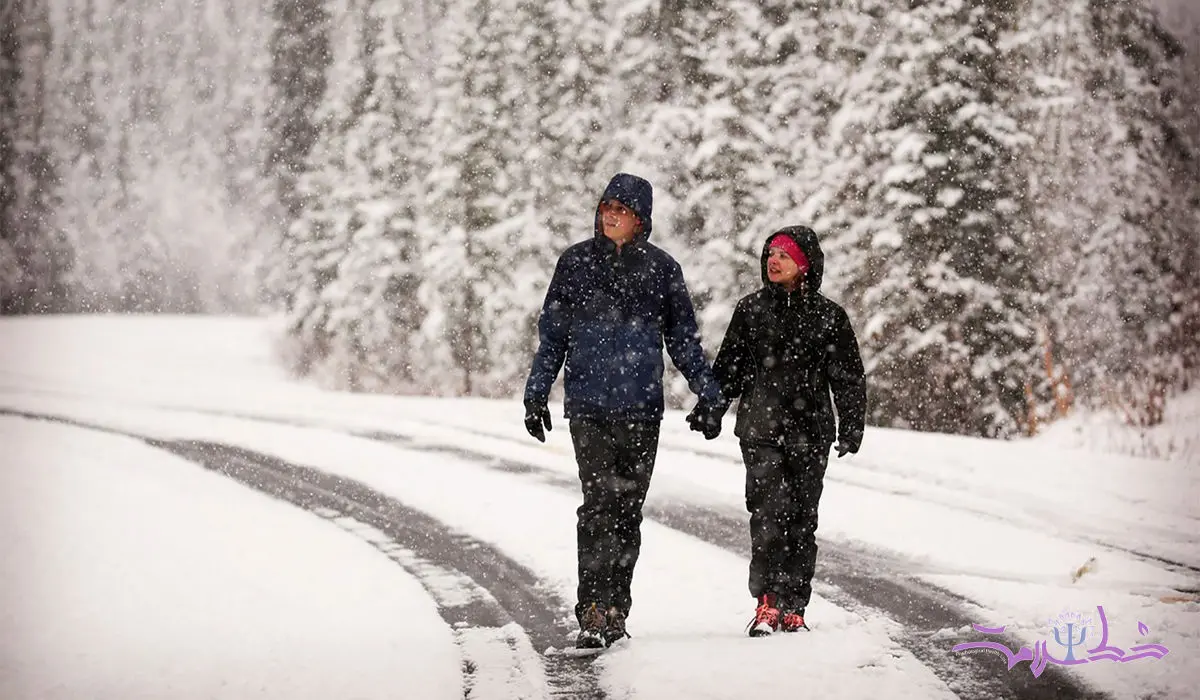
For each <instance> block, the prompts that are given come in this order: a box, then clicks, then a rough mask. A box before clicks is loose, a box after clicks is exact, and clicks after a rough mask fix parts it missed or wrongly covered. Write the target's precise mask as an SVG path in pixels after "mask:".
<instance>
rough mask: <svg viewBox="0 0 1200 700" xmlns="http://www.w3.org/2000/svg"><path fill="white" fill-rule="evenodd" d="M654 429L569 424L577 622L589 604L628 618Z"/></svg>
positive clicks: (652, 425) (640, 424)
mask: <svg viewBox="0 0 1200 700" xmlns="http://www.w3.org/2000/svg"><path fill="white" fill-rule="evenodd" d="M659 427H660V425H659V423H658V422H607V421H585V420H574V421H572V422H571V440H572V442H573V443H574V445H575V460H576V462H578V464H579V481H580V482H581V484H582V486H583V505H582V506H580V507H579V509H578V511H576V512H577V514H578V525H577V535H578V547H579V590H578V604H577V605H576V606H575V615H576V617H577V618H578V617H579V616H580V615H582V614H583V611H584V609H586V607H587V606H588V604H590V603H601V604H603V605H605V606H607V607H616V608H620V609H621V610H622V611H623V612H624V613H625V614H626V615H628V614H629V609H630V607H631V606H632V604H633V599H632V596H631V595H630V592H629V588H630V584H631V583H632V581H633V567H634V565H635V564H637V560H638V552H639V551H640V550H641V546H642V531H641V526H642V504H643V503H645V501H646V492H647V490H649V488H650V476H651V474H653V472H654V458H655V455H656V454H657V452H658V431H659Z"/></svg>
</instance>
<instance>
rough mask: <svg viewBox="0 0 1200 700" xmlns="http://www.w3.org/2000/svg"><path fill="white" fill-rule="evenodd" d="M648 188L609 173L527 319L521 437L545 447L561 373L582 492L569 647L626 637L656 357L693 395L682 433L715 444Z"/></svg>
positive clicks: (708, 372)
mask: <svg viewBox="0 0 1200 700" xmlns="http://www.w3.org/2000/svg"><path fill="white" fill-rule="evenodd" d="M652 208H653V188H652V187H651V185H650V183H649V182H647V181H646V180H644V179H642V178H640V177H637V176H635V175H630V174H628V173H618V174H617V175H616V176H614V177H613V178H612V180H611V181H610V182H609V183H608V186H607V187H606V188H605V190H604V194H603V195H602V196H601V198H600V202H599V205H598V206H597V209H596V216H595V224H594V228H595V230H594V234H593V236H592V237H591V238H590V239H588V240H585V241H582V242H580V243H576V244H575V245H572V246H571V247H569V248H568V249H567V250H566V251H565V252H564V253H563V254H562V257H561V258H559V260H558V264H557V266H556V267H555V270H554V277H553V279H551V280H550V287H549V289H548V290H547V291H546V299H545V302H544V304H543V306H542V312H541V316H540V318H539V319H538V336H539V346H538V350H537V354H536V355H535V356H534V358H533V365H532V367H531V368H530V372H529V379H528V382H527V383H526V386H525V427H526V429H527V430H528V431H529V433H530V434H531V435H532V436H533V437H535V438H537V439H538V440H541V441H543V442H544V441H545V439H546V437H545V432H544V431H543V428H544V429H545V430H550V428H551V420H550V411H549V409H548V408H547V406H546V401H547V397H548V396H549V394H550V387H551V385H553V384H554V382H555V380H556V378H557V377H558V373H559V370H560V369H562V368H563V365H564V363H565V365H566V371H565V377H564V382H563V384H564V389H565V399H564V408H565V417H566V419H567V421H568V422H569V424H570V432H571V441H572V443H573V445H574V449H575V459H576V462H577V463H578V465H579V479H580V481H581V482H582V486H583V505H582V506H581V507H580V508H579V510H578V512H577V514H578V525H577V538H578V541H577V545H578V564H579V588H578V591H577V593H578V600H577V604H576V606H575V614H576V618H577V619H578V621H579V625H580V634H579V637H578V639H577V641H576V645H577V646H579V647H600V646H607V645H610V644H612V643H613V642H615V641H617V640H618V639H621V638H622V637H625V636H626V630H625V620H626V617H627V616H628V614H629V610H630V607H631V605H632V598H631V596H630V590H629V589H630V583H631V582H632V580H633V569H634V565H635V564H636V562H637V559H638V552H639V550H640V548H641V523H642V505H643V503H644V502H645V499H646V492H647V490H648V489H649V486H650V476H651V473H652V472H653V470H654V461H655V457H656V454H657V451H658V436H659V427H660V424H661V421H662V417H663V370H664V361H663V347H664V345H665V347H666V349H667V353H668V354H669V355H670V356H671V360H672V362H674V364H675V366H676V367H677V368H678V369H679V371H680V372H682V373H683V375H684V377H685V378H686V379H687V381H688V386H689V387H690V388H691V390H692V392H693V393H695V394H696V395H697V396H698V397H699V401H698V403H697V405H696V409H695V410H694V411H693V412H692V414H691V415H690V416H689V418H688V422H689V423H690V424H691V426H692V429H693V430H696V431H699V432H702V433H704V435H705V437H706V438H708V439H710V440H711V439H713V438H715V437H717V435H718V434H719V433H720V429H721V422H720V421H721V415H722V414H723V413H724V411H723V408H724V407H725V402H724V400H723V399H722V398H721V394H720V389H719V385H718V383H717V381H716V379H715V377H714V375H713V373H712V368H711V366H710V365H709V363H708V360H707V358H705V356H704V351H703V349H702V348H701V345H700V341H699V331H698V329H697V327H696V317H695V312H694V310H693V307H692V301H691V298H690V296H689V294H688V290H687V285H686V284H685V283H684V279H683V272H682V270H681V269H680V267H679V263H677V262H676V261H675V260H674V258H672V257H671V256H670V255H669V254H668V253H666V252H665V251H663V250H662V249H661V248H658V247H657V246H654V245H653V244H651V243H650V241H649V239H650V233H651V230H652V225H653V221H652V218H651V214H652Z"/></svg>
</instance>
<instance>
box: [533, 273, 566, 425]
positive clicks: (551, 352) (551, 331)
mask: <svg viewBox="0 0 1200 700" xmlns="http://www.w3.org/2000/svg"><path fill="white" fill-rule="evenodd" d="M568 267H569V264H568V263H567V262H565V257H563V258H559V259H558V264H557V265H556V266H555V268H554V276H553V277H552V278H551V279H550V287H549V288H548V289H547V290H546V299H545V301H544V302H542V312H541V315H540V316H539V317H538V349H537V352H536V353H535V354H534V356H533V365H532V366H531V367H530V368H529V379H528V380H527V381H526V382H525V401H526V403H528V402H535V403H543V402H545V401H546V400H547V398H548V397H549V396H550V387H551V386H553V385H554V380H555V379H557V378H558V372H559V370H561V369H562V366H563V362H565V361H566V358H567V344H568V342H569V340H570V333H571V308H570V302H569V301H568V299H567V295H566V290H567V284H568V281H567V278H568V277H569V273H568Z"/></svg>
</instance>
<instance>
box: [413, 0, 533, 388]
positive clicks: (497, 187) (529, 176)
mask: <svg viewBox="0 0 1200 700" xmlns="http://www.w3.org/2000/svg"><path fill="white" fill-rule="evenodd" d="M531 7H532V6H524V4H523V3H518V2H515V1H512V0H462V1H461V2H457V3H454V4H452V5H451V6H450V7H449V9H448V10H447V15H446V17H445V19H444V21H443V22H442V24H441V29H442V31H443V32H445V33H444V34H443V35H442V38H441V39H440V46H441V49H442V50H441V53H440V55H439V57H438V59H439V60H438V64H437V68H436V73H435V85H436V87H435V90H436V92H435V95H434V97H435V106H434V112H433V120H432V124H431V128H430V130H429V134H430V136H431V139H432V140H431V146H430V151H431V152H432V153H433V157H432V163H431V169H430V172H429V176H428V178H427V185H426V196H427V199H426V206H427V208H428V210H429V213H430V215H431V216H432V217H434V220H435V222H436V223H435V225H434V227H433V229H432V230H431V231H429V232H428V234H429V235H430V238H429V239H428V244H427V245H426V246H425V250H426V251H427V262H428V264H427V267H426V270H427V274H426V279H425V284H424V285H423V295H425V296H426V298H429V299H436V300H437V301H436V302H435V304H436V306H437V307H438V309H439V311H440V313H439V314H437V315H435V316H431V318H430V321H431V322H430V323H428V324H427V325H426V328H425V329H424V334H425V337H426V338H433V339H440V342H441V343H442V345H443V346H444V347H445V348H446V350H448V352H445V351H443V352H439V353H438V355H437V356H436V357H434V358H430V360H431V361H432V362H434V364H435V365H436V366H438V367H439V368H442V367H445V368H446V371H444V372H439V375H440V376H443V377H445V378H446V380H447V383H446V385H445V386H444V387H443V388H442V390H443V391H450V392H455V393H466V394H472V395H494V394H497V393H499V394H506V395H507V394H511V393H512V391H513V390H514V389H515V387H516V386H517V384H519V383H520V382H521V381H523V379H524V374H525V373H526V372H527V371H528V364H527V363H528V351H529V350H530V348H531V347H532V346H531V344H530V343H531V342H532V341H531V340H530V338H529V337H528V334H529V333H530V329H531V328H532V326H531V324H530V319H531V318H532V316H533V314H534V313H535V309H536V308H537V307H538V303H537V302H536V300H535V299H533V298H531V296H532V297H536V294H531V292H533V290H534V287H533V286H531V285H532V284H533V279H534V278H533V276H534V275H538V274H540V273H541V271H542V270H544V269H545V267H546V265H547V262H546V260H547V256H548V255H549V254H552V251H551V250H550V248H551V237H550V233H549V231H548V229H547V228H546V226H545V225H544V224H542V223H541V221H542V217H541V215H540V214H539V213H538V212H537V210H536V207H535V203H536V201H537V191H536V189H537V182H538V181H539V177H540V175H539V174H538V173H537V172H536V171H535V168H533V167H531V163H527V161H526V158H527V156H528V155H530V151H531V150H534V153H533V155H535V156H538V153H537V151H536V150H535V149H537V148H538V147H539V145H540V144H537V143H535V142H534V140H533V139H534V136H533V135H534V134H536V133H537V132H538V129H537V125H538V124H539V123H540V121H541V117H542V115H543V114H544V110H545V106H544V105H541V104H534V103H533V102H532V100H531V99H530V97H531V94H533V95H536V94H537V93H536V87H534V86H533V85H531V81H530V80H529V79H528V78H527V77H525V75H524V73H525V72H527V71H528V70H529V69H528V67H527V58H528V57H527V56H525V55H524V54H523V53H522V51H523V50H526V49H524V48H523V46H522V45H521V44H520V42H521V41H522V40H525V39H529V38H530V37H529V36H528V34H527V32H528V31H529V30H530V29H531V28H532V27H531V26H530V25H535V26H538V27H541V28H543V29H544V28H546V27H547V25H548V21H547V20H546V18H545V17H544V16H541V17H539V15H540V13H533V12H531V11H530V10H531ZM533 48H534V49H535V50H536V51H537V52H540V53H545V52H549V51H551V48H550V47H549V46H546V45H544V44H542V43H541V42H540V41H539V42H535V43H534V44H533ZM547 63H548V61H546V60H543V59H539V58H537V57H536V56H535V61H534V66H535V75H536V76H537V79H538V80H540V79H542V76H543V75H544V72H545V71H546V70H548V68H547ZM536 84H537V82H536V81H534V85H536ZM536 162H537V161H536V160H534V161H533V163H536ZM542 162H544V160H543V161H542ZM517 294H521V295H523V296H520V297H518V296H515V295H517Z"/></svg>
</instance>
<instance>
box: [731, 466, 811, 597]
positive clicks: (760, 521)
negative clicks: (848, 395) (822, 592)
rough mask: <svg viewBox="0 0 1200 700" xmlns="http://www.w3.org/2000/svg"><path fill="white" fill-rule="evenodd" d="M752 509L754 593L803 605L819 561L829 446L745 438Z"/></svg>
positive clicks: (749, 506)
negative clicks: (819, 528) (819, 529)
mask: <svg viewBox="0 0 1200 700" xmlns="http://www.w3.org/2000/svg"><path fill="white" fill-rule="evenodd" d="M742 459H743V460H744V461H745V464H746V509H747V510H749V511H750V594H751V595H753V596H754V597H755V598H757V597H759V596H760V595H763V594H764V593H774V594H775V595H776V598H777V601H778V603H777V604H778V606H779V608H780V609H782V610H802V609H803V608H805V607H807V606H808V603H809V599H810V598H811V597H812V578H813V572H814V571H815V570H816V565H817V538H816V532H817V507H818V505H819V503H820V500H821V490H822V489H823V487H824V479H825V468H826V466H828V464H829V447H828V446H827V445H825V446H822V447H813V446H811V445H794V446H792V445H789V446H786V447H785V446H774V445H762V444H752V443H746V442H743V443H742Z"/></svg>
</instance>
